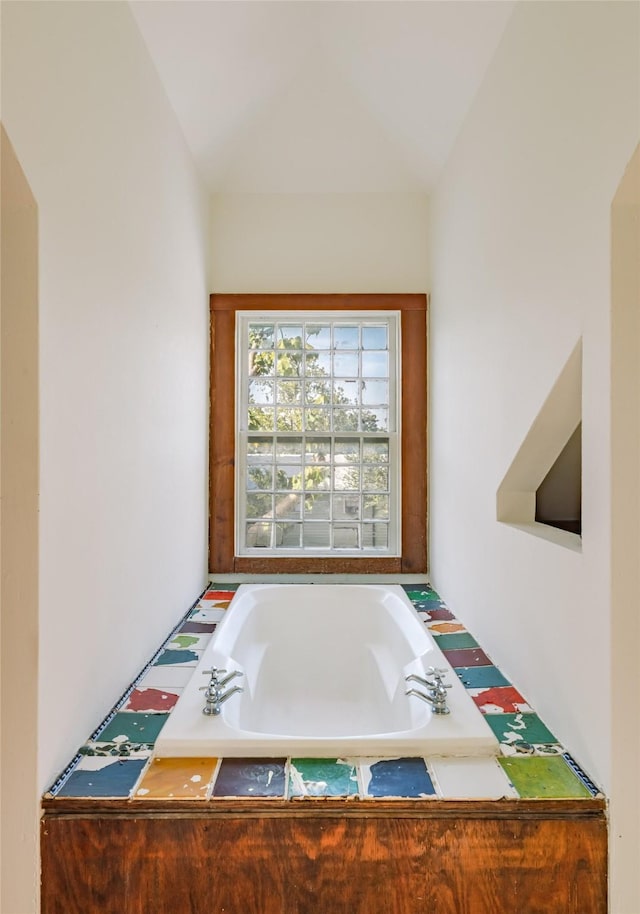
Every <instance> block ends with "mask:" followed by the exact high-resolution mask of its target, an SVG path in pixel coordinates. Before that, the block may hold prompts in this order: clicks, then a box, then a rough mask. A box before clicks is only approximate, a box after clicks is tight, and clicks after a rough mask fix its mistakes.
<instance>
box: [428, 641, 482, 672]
mask: <svg viewBox="0 0 640 914" xmlns="http://www.w3.org/2000/svg"><path fill="white" fill-rule="evenodd" d="M438 646H439V645H438ZM442 653H443V654H444V655H445V657H446V658H447V660H448V661H449V663H450V664H451V666H457V667H468V666H492V663H491V661H490V660H489V658H488V657H487V655H486V654H485V652H484V651H483V650H482V649H481V648H479V647H468V648H464V649H462V650H457V649H456V650H452V651H450V650H443V651H442Z"/></svg>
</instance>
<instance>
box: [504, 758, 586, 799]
mask: <svg viewBox="0 0 640 914" xmlns="http://www.w3.org/2000/svg"><path fill="white" fill-rule="evenodd" d="M498 762H499V764H500V765H501V766H502V768H503V770H504V772H505V773H506V775H507V777H508V778H509V780H510V781H511V783H512V784H513V786H514V787H515V789H516V790H517V792H518V796H520V797H522V798H523V799H568V798H572V797H576V798H579V797H590V796H591V792H590V791H589V790H588V789H587V788H586V787H585V785H584V784H583V783H582V781H581V780H580V779H579V778H578V777H577V776H576V775H575V774H574V773H573V771H572V770H571V768H570V767H569V766H568V765H567V763H566V762H565V760H564V759H563V758H562V757H561V756H554V757H550V758H537V757H530V758H500V759H498Z"/></svg>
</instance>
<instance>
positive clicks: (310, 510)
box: [304, 492, 331, 519]
mask: <svg viewBox="0 0 640 914" xmlns="http://www.w3.org/2000/svg"><path fill="white" fill-rule="evenodd" d="M330 508H331V496H330V495H329V493H328V492H327V493H325V492H307V494H306V495H305V499H304V516H305V518H314V519H317V518H324V517H329V511H330Z"/></svg>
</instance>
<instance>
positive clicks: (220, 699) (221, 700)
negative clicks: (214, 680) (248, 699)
mask: <svg viewBox="0 0 640 914" xmlns="http://www.w3.org/2000/svg"><path fill="white" fill-rule="evenodd" d="M236 692H244V689H242V688H241V687H240V686H234V687H233V688H232V689H229V690H228V691H227V692H224V693H223V694H222V695H220V696H219V697H218V704H219V705H221V704H224V702H225V701H226V700H227V699H228V698H231V696H232V695H235V693H236Z"/></svg>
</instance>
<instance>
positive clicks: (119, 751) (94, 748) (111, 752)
mask: <svg viewBox="0 0 640 914" xmlns="http://www.w3.org/2000/svg"><path fill="white" fill-rule="evenodd" d="M152 752H153V743H130V742H122V743H115V742H113V743H109V742H103V741H102V740H89V742H87V743H85V744H84V746H81V748H80V755H83V756H102V757H103V758H105V757H107V756H110V757H111V758H114V757H117V758H143V759H150V758H151V753H152Z"/></svg>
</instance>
